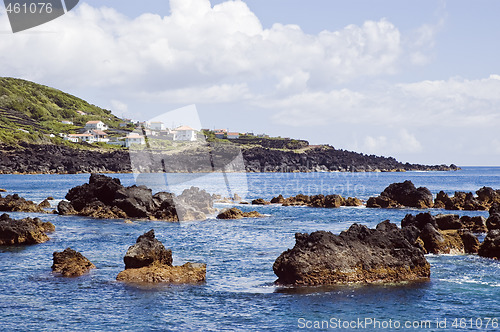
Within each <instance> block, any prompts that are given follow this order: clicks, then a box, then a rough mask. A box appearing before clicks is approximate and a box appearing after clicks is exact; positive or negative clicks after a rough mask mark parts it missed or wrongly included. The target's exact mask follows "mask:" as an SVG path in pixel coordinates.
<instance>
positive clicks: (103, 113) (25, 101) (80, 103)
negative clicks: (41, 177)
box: [0, 77, 122, 144]
mask: <svg viewBox="0 0 500 332" xmlns="http://www.w3.org/2000/svg"><path fill="white" fill-rule="evenodd" d="M64 120H65V121H71V122H73V125H69V124H63V123H61V121H64ZM91 120H100V121H102V122H104V123H106V124H107V125H108V126H109V127H110V128H119V124H120V122H122V120H121V119H119V118H117V117H116V116H114V115H113V114H111V111H110V110H106V109H103V108H100V107H97V106H95V105H91V104H89V103H88V102H86V101H85V100H82V99H80V98H77V97H75V96H72V95H70V94H68V93H65V92H62V91H60V90H57V89H54V88H50V87H47V86H44V85H40V84H36V83H33V82H29V81H25V80H22V79H17V78H8V77H0V142H3V143H7V144H16V143H17V142H20V141H25V142H30V143H41V144H44V143H55V144H64V143H63V141H62V139H61V138H60V137H58V134H59V133H75V132H77V130H78V129H79V128H82V127H83V126H85V123H86V122H87V121H91ZM50 134H53V135H55V136H56V137H49V135H50Z"/></svg>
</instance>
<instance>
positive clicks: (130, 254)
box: [123, 230, 172, 269]
mask: <svg viewBox="0 0 500 332" xmlns="http://www.w3.org/2000/svg"><path fill="white" fill-rule="evenodd" d="M123 261H124V262H125V269H138V268H141V267H145V266H149V265H152V264H153V263H155V264H158V265H167V266H172V250H170V249H168V250H167V249H165V247H164V246H163V244H162V243H161V242H160V241H158V240H157V239H156V238H155V232H154V230H150V231H149V232H147V233H144V234H143V235H141V236H139V237H138V238H137V241H136V243H135V244H134V245H133V246H131V247H129V248H128V250H127V253H126V254H125V257H124V258H123Z"/></svg>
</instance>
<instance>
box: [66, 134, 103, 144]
mask: <svg viewBox="0 0 500 332" xmlns="http://www.w3.org/2000/svg"><path fill="white" fill-rule="evenodd" d="M64 139H65V140H67V141H70V142H75V143H77V142H87V143H95V142H97V140H96V138H95V136H94V134H90V133H85V134H69V135H68V136H66V137H65V138H64Z"/></svg>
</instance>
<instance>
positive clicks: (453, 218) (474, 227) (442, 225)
mask: <svg viewBox="0 0 500 332" xmlns="http://www.w3.org/2000/svg"><path fill="white" fill-rule="evenodd" d="M433 218H434V219H435V221H436V224H437V228H439V229H441V230H450V229H465V230H468V231H470V232H472V233H486V232H488V229H487V228H486V219H485V218H484V217H482V216H474V217H470V216H461V217H460V216H458V214H438V215H436V216H433Z"/></svg>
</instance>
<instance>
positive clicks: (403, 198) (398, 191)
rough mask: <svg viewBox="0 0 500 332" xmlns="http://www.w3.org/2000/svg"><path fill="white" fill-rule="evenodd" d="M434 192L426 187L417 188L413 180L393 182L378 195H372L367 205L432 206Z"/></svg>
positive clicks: (422, 207) (375, 206) (388, 206)
mask: <svg viewBox="0 0 500 332" xmlns="http://www.w3.org/2000/svg"><path fill="white" fill-rule="evenodd" d="M433 205H434V204H433V202H432V193H431V192H430V190H429V189H427V188H425V187H419V188H416V187H415V185H414V184H413V183H412V182H411V181H405V182H402V183H392V184H390V185H389V186H388V187H387V188H385V189H384V191H383V192H381V193H380V196H379V199H377V197H370V198H369V199H368V202H367V205H366V206H367V207H370V208H378V207H385V208H392V207H414V208H419V209H425V208H431V207H432V206H433Z"/></svg>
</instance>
